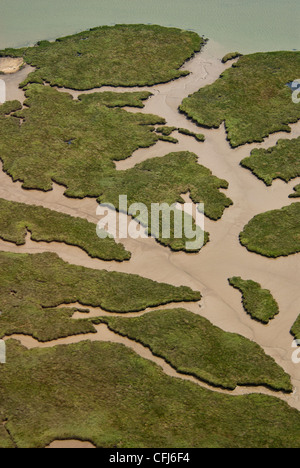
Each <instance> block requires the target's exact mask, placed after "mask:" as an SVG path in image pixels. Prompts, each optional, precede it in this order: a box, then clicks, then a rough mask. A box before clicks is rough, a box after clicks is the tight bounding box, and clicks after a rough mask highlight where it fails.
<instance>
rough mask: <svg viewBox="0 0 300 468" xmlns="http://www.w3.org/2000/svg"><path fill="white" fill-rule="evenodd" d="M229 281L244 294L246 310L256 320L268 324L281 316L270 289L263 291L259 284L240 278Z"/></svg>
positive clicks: (243, 300)
mask: <svg viewBox="0 0 300 468" xmlns="http://www.w3.org/2000/svg"><path fill="white" fill-rule="evenodd" d="M228 281H229V284H230V286H233V287H234V288H235V289H238V290H239V291H240V292H241V293H242V303H243V306H244V309H245V311H246V312H247V313H248V314H249V315H251V317H252V318H253V319H254V320H257V321H259V322H262V323H264V324H268V323H269V321H270V320H272V319H273V318H274V317H275V316H276V315H277V314H279V307H278V304H277V302H276V301H275V299H274V297H273V296H272V294H271V292H270V291H269V290H268V289H263V288H262V287H261V285H260V284H259V283H256V282H255V281H252V280H243V279H242V278H240V277H233V278H230V279H229V280H228Z"/></svg>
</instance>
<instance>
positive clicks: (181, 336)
mask: <svg viewBox="0 0 300 468" xmlns="http://www.w3.org/2000/svg"><path fill="white" fill-rule="evenodd" d="M95 321H96V322H104V323H107V324H108V327H109V328H110V329H111V330H112V331H114V332H116V333H119V334H121V335H122V336H126V337H128V338H130V339H133V340H135V341H138V342H139V343H142V344H143V345H144V346H147V347H148V348H150V350H151V351H152V352H153V354H155V355H156V356H159V357H162V358H163V359H165V360H166V361H167V362H168V363H170V364H171V366H172V367H174V368H175V369H176V370H177V371H178V372H181V373H184V374H189V375H193V376H194V377H196V378H198V379H200V380H203V381H205V382H207V383H209V384H211V385H215V386H218V387H223V388H227V389H230V390H234V389H235V388H236V386H237V385H250V386H254V385H257V386H258V385H265V386H268V387H270V388H272V389H275V390H283V391H287V392H290V391H292V384H291V381H290V377H289V376H288V375H287V374H286V373H285V372H284V371H283V370H282V369H281V368H280V367H279V366H278V365H277V364H276V363H275V361H274V360H273V359H272V358H271V357H269V356H267V355H266V354H265V353H264V351H263V350H262V349H261V348H260V347H259V346H258V345H257V344H256V343H254V342H253V341H250V340H248V339H246V338H244V337H242V336H241V335H237V334H235V333H227V332H224V331H223V330H221V329H220V328H218V327H215V326H214V325H212V323H211V322H209V321H208V320H207V319H205V318H203V317H200V316H199V315H196V314H194V313H192V312H189V311H187V310H185V309H173V310H161V311H159V310H158V311H155V312H149V313H147V314H145V315H143V316H141V317H138V318H123V317H101V318H100V319H99V320H98V319H96V320H95Z"/></svg>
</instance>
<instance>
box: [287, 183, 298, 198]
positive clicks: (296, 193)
mask: <svg viewBox="0 0 300 468" xmlns="http://www.w3.org/2000/svg"><path fill="white" fill-rule="evenodd" d="M293 190H294V191H293V193H291V195H290V196H289V198H299V197H300V184H299V185H296V187H294V189H293Z"/></svg>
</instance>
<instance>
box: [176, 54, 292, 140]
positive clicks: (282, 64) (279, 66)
mask: <svg viewBox="0 0 300 468" xmlns="http://www.w3.org/2000/svg"><path fill="white" fill-rule="evenodd" d="M298 76H300V52H267V53H256V54H251V55H245V56H243V57H240V58H239V60H238V62H237V63H235V64H233V66H232V67H231V68H230V69H228V70H226V71H225V72H224V73H222V75H221V77H220V78H219V79H218V80H217V81H216V82H215V83H213V84H212V85H209V86H206V87H204V88H201V89H200V90H199V91H197V92H196V93H195V94H193V95H191V96H189V97H188V98H186V99H184V100H183V102H182V104H181V106H180V111H182V112H183V113H185V114H186V115H187V116H188V117H190V118H191V119H193V120H194V121H195V122H197V123H198V124H199V125H200V126H203V127H208V128H218V127H220V125H221V123H222V122H224V121H225V126H226V131H227V134H228V140H229V142H230V144H231V146H232V147H237V146H239V145H243V144H245V143H253V142H262V141H263V139H264V138H265V137H267V136H268V135H270V134H271V133H275V132H279V131H285V132H290V126H289V124H291V123H295V122H297V121H298V120H299V119H300V106H299V105H297V104H295V103H293V101H292V96H291V89H290V88H289V86H288V83H290V82H292V81H293V80H295V79H296V78H297V77H298Z"/></svg>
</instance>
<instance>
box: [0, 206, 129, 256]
mask: <svg viewBox="0 0 300 468" xmlns="http://www.w3.org/2000/svg"><path fill="white" fill-rule="evenodd" d="M0 218H1V225H0V238H1V239H3V240H5V241H7V242H13V243H15V244H16V245H25V243H26V235H27V233H28V232H30V234H31V239H32V240H33V241H37V242H40V241H44V242H63V243H65V244H68V245H72V246H75V247H79V248H80V249H82V250H84V251H85V252H86V253H87V254H88V255H89V256H90V257H92V258H99V259H101V260H108V261H109V260H116V261H123V260H129V259H130V257H131V254H130V253H129V252H127V251H126V250H125V248H124V246H123V245H122V244H117V243H116V242H115V240H114V239H112V238H109V237H106V238H104V239H100V238H99V237H98V236H97V233H96V225H95V224H93V223H89V222H88V221H86V220H85V219H82V218H78V217H73V216H69V215H67V214H63V213H58V212H57V211H53V210H49V209H47V208H43V207H42V206H33V205H27V204H25V203H18V202H12V201H7V200H4V199H3V198H0Z"/></svg>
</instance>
